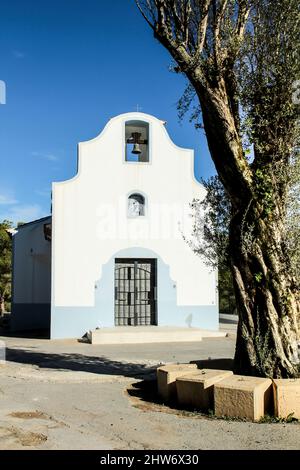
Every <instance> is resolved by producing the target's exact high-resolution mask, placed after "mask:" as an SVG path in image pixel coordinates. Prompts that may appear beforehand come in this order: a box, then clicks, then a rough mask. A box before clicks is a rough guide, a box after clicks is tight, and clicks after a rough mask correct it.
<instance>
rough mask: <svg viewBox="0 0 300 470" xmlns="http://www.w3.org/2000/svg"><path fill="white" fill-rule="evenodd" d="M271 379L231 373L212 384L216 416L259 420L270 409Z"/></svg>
mask: <svg viewBox="0 0 300 470" xmlns="http://www.w3.org/2000/svg"><path fill="white" fill-rule="evenodd" d="M272 401H273V400H272V381H271V379H266V378H261V377H248V376H243V375H232V376H231V377H228V378H226V379H224V380H222V381H221V382H218V383H216V384H215V386H214V403H215V415H216V416H228V417H231V418H234V417H236V418H246V419H250V420H252V421H259V420H260V418H262V417H263V416H264V415H265V414H266V413H270V410H271V409H272Z"/></svg>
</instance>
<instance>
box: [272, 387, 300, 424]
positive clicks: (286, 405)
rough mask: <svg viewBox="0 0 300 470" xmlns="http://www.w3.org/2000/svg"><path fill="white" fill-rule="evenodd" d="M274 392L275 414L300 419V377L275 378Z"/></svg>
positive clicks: (280, 416)
mask: <svg viewBox="0 0 300 470" xmlns="http://www.w3.org/2000/svg"><path fill="white" fill-rule="evenodd" d="M273 392H274V407H275V415H276V416H278V417H279V418H287V417H288V416H289V415H291V414H292V413H293V415H292V416H293V418H297V419H300V379H274V380H273Z"/></svg>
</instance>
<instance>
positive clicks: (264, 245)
mask: <svg viewBox="0 0 300 470" xmlns="http://www.w3.org/2000/svg"><path fill="white" fill-rule="evenodd" d="M136 3H137V5H138V7H139V9H140V11H141V13H142V15H143V17H144V18H145V20H146V21H147V23H148V24H149V25H150V27H151V28H152V29H153V31H154V35H155V37H156V38H157V39H158V40H159V41H160V42H161V44H162V45H164V46H165V47H166V49H167V50H168V51H169V52H170V54H171V55H172V57H173V59H174V60H175V61H176V62H177V64H178V70H179V71H180V72H181V73H184V74H185V75H186V77H187V78H188V80H189V82H190V83H191V84H192V86H193V87H194V89H195V92H196V94H197V96H198V98H199V102H200V106H201V111H202V118H203V124H204V129H205V133H206V137H207V142H208V147H209V150H210V153H211V157H212V159H213V161H214V163H215V166H216V170H217V172H218V175H219V178H220V180H221V181H222V183H223V185H224V188H225V190H226V192H227V193H228V196H229V198H230V200H231V204H232V208H233V213H232V220H231V227H230V242H229V243H230V257H231V263H232V274H233V279H234V287H235V293H236V301H237V309H238V314H239V325H238V335H237V346H236V354H235V371H236V372H241V373H243V374H250V375H258V376H269V377H274V378H275V377H297V376H299V370H300V369H299V362H300V360H299V359H300V358H299V354H298V350H297V346H298V344H297V342H299V340H300V337H299V317H300V298H299V291H298V290H297V287H296V284H295V282H294V280H293V279H292V278H291V276H290V273H289V267H288V264H287V256H286V253H285V244H284V229H283V215H284V212H285V211H284V207H285V204H284V203H285V201H284V199H285V194H284V191H285V187H284V185H285V183H284V184H283V187H282V185H281V183H280V182H279V181H276V175H274V173H275V172H274V167H273V166H272V164H273V165H274V164H275V161H274V155H276V164H277V165H279V166H282V167H284V165H286V156H285V157H282V160H280V158H281V154H280V152H278V155H277V154H276V151H275V152H274V155H273V153H272V150H271V155H263V156H262V157H263V158H262V159H257V158H256V163H257V165H258V166H256V167H254V166H253V165H252V166H251V165H250V164H249V162H248V161H247V159H246V158H245V155H244V152H243V146H242V140H241V134H240V129H239V101H238V98H237V96H238V90H237V85H236V74H235V70H234V66H235V63H236V58H237V53H238V50H239V47H240V41H241V40H242V37H243V34H244V31H245V27H246V21H247V17H248V15H249V12H250V8H251V5H252V2H250V0H240V1H238V2H237V3H236V5H237V6H238V13H237V14H236V11H234V14H232V12H231V13H230V11H231V7H230V5H228V2H227V1H224V2H210V1H205V0H203V1H199V2H196V3H193V4H192V3H191V2H180V5H181V10H182V11H181V15H179V16H178V12H177V10H176V12H175V13H174V8H175V7H177V6H178V5H179V3H178V2H176V1H173V2H166V1H164V0H151V1H150V0H147V1H141V0H136ZM195 5H198V7H200V10H201V12H200V10H199V8H198V9H197V8H196V9H195V12H194V16H193V17H192V20H190V17H191V12H192V6H194V7H195ZM227 5H228V8H227ZM226 8H227V13H228V14H229V15H231V19H232V20H233V21H235V22H236V24H235V29H234V31H233V30H232V29H230V28H229V32H230V34H229V37H230V40H227V41H226V40H225V44H224V35H223V34H222V31H221V22H222V21H223V27H225V30H226V22H224V18H225V16H224V15H225V11H226ZM209 9H210V10H209ZM209 11H210V12H211V15H209V14H208V12H209ZM208 21H209V34H207V24H208ZM195 25H196V26H197V27H195ZM212 32H213V35H212V34H211V33H212ZM227 33H228V30H227ZM212 36H213V38H212ZM225 36H226V35H225ZM204 49H205V53H203V50H204ZM201 58H202V60H200V59H201ZM270 109H271V108H270ZM274 110H275V112H276V107H275V108H274ZM259 117H260V115H259ZM267 117H268V116H267ZM267 127H268V126H267ZM268 134H269V133H267V134H266V135H263V134H262V135H261V140H262V143H263V144H264V147H269V148H270V149H273V148H276V147H277V146H278V143H281V144H282V142H281V140H280V136H279V137H277V141H276V136H275V137H272V138H269V137H268ZM268 139H269V140H268ZM283 140H284V139H283ZM284 143H285V144H286V141H285V142H284ZM284 147H285V149H288V147H287V146H286V145H284ZM277 157H278V158H277ZM267 163H268V164H267ZM258 176H260V178H261V180H260V181H259V180H258ZM264 178H265V179H266V182H267V184H269V186H270V188H271V191H270V193H269V194H267V196H268V197H265V194H266V193H267V189H268V188H267V189H266V188H265V187H264V181H262V180H263V179H264ZM270 201H271V203H270Z"/></svg>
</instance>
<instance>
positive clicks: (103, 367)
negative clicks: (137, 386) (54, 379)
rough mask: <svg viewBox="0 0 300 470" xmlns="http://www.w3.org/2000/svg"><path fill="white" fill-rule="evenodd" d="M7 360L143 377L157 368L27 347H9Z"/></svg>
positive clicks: (51, 367) (64, 368) (97, 372)
mask: <svg viewBox="0 0 300 470" xmlns="http://www.w3.org/2000/svg"><path fill="white" fill-rule="evenodd" d="M6 360H7V361H10V362H15V363H18V364H28V365H32V366H38V367H40V368H45V369H55V370H64V371H80V372H90V373H93V374H103V375H122V376H125V377H134V378H143V377H144V376H145V374H151V373H153V372H154V370H155V369H156V367H155V366H152V367H150V366H149V365H147V364H139V363H130V362H120V361H114V360H111V359H108V358H106V357H104V356H100V357H99V356H86V355H84V354H75V353H71V354H67V353H65V354H55V353H47V352H41V351H32V350H29V349H26V348H24V349H23V348H22V349H17V348H7V349H6Z"/></svg>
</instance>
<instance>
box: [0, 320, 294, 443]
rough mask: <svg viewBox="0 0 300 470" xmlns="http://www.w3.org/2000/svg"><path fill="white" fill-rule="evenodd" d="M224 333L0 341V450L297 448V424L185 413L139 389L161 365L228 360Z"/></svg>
mask: <svg viewBox="0 0 300 470" xmlns="http://www.w3.org/2000/svg"><path fill="white" fill-rule="evenodd" d="M229 330H230V334H229V336H228V337H226V338H214V339H206V340H203V341H202V342H200V343H172V344H170V343H168V344H144V345H142V344H139V345H105V346H100V345H90V344H85V343H79V342H77V341H75V340H68V341H49V340H42V339H28V338H13V337H0V339H1V340H3V341H5V343H6V355H7V362H6V364H4V365H2V366H0V449H98V450H102V449H299V447H300V444H299V443H300V425H299V424H297V423H296V424H295V423H288V424H284V423H272V424H257V423H248V422H238V421H229V420H226V421H225V420H217V419H211V418H207V417H204V416H201V415H197V414H185V413H182V412H180V411H178V410H172V409H170V408H167V407H164V406H161V405H158V404H155V403H152V402H150V401H148V398H147V396H145V395H143V393H142V392H141V390H142V389H141V388H140V386H141V384H143V385H145V384H146V385H147V383H148V384H149V387H150V385H151V383H152V382H151V379H152V378H153V368H154V367H155V366H157V365H158V364H160V363H165V362H189V361H191V360H208V358H210V359H209V360H214V359H222V360H223V362H224V363H229V361H230V358H232V356H233V353H234V339H235V334H234V329H229ZM224 359H225V361H224ZM212 363H213V361H212ZM146 388H147V387H146ZM128 390H129V391H130V394H129V393H128Z"/></svg>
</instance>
